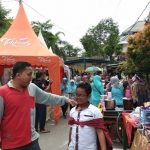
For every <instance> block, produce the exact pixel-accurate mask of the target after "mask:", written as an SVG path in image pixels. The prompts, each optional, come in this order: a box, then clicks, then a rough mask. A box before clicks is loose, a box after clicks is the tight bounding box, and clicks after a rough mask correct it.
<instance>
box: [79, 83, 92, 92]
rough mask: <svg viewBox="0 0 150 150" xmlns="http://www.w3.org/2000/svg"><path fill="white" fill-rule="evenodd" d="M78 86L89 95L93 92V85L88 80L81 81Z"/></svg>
mask: <svg viewBox="0 0 150 150" xmlns="http://www.w3.org/2000/svg"><path fill="white" fill-rule="evenodd" d="M77 88H81V89H84V90H85V92H86V94H87V95H89V94H91V91H92V88H91V85H90V84H89V83H87V82H81V83H79V84H78V85H77Z"/></svg>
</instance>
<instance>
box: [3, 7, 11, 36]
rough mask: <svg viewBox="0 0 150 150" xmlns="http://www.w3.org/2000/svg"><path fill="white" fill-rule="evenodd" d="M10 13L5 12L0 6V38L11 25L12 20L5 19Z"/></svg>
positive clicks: (8, 11)
mask: <svg viewBox="0 0 150 150" xmlns="http://www.w3.org/2000/svg"><path fill="white" fill-rule="evenodd" d="M10 12H11V11H10V10H6V9H5V8H4V7H3V6H2V5H0V37H2V36H3V35H4V34H5V32H6V31H7V30H8V28H9V27H10V25H11V23H12V19H8V18H7V16H8V15H9V14H10Z"/></svg>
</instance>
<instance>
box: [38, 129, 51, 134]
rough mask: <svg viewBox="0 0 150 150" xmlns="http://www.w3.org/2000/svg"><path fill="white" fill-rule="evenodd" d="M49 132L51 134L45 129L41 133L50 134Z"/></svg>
mask: <svg viewBox="0 0 150 150" xmlns="http://www.w3.org/2000/svg"><path fill="white" fill-rule="evenodd" d="M49 132H50V131H49V130H45V129H44V130H41V131H40V133H49Z"/></svg>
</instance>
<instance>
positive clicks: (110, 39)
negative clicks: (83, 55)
mask: <svg viewBox="0 0 150 150" xmlns="http://www.w3.org/2000/svg"><path fill="white" fill-rule="evenodd" d="M80 42H81V43H82V45H83V47H84V49H85V51H86V52H87V55H88V56H89V57H91V56H103V57H104V58H105V57H107V56H109V57H110V60H111V61H112V59H113V57H112V56H113V54H115V55H118V54H120V53H121V47H120V46H119V45H118V43H119V29H118V25H117V23H115V22H114V21H113V19H111V18H108V19H102V20H101V21H100V22H99V23H98V24H97V25H96V26H95V27H92V28H90V29H89V30H88V31H87V33H86V35H85V36H83V37H82V38H81V39H80Z"/></svg>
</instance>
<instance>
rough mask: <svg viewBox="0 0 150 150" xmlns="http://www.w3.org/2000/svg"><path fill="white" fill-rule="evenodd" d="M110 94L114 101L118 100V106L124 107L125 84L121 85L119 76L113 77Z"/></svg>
mask: <svg viewBox="0 0 150 150" xmlns="http://www.w3.org/2000/svg"><path fill="white" fill-rule="evenodd" d="M110 84H111V88H110V92H111V94H112V99H114V100H116V105H118V106H120V105H123V100H122V98H123V90H124V87H123V84H122V83H120V81H119V79H118V77H117V76H113V77H111V78H110Z"/></svg>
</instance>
